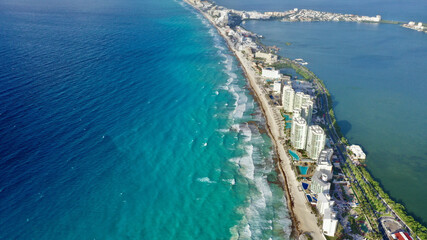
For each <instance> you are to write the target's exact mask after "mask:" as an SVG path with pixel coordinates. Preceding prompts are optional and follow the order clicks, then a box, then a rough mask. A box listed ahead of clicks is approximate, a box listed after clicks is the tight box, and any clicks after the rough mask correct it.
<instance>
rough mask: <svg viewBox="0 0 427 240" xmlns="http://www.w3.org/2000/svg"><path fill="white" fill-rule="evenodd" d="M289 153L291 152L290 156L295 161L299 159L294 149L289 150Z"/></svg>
mask: <svg viewBox="0 0 427 240" xmlns="http://www.w3.org/2000/svg"><path fill="white" fill-rule="evenodd" d="M289 154H291V156H292V158H293V159H294V160H295V161H298V160H299V157H298V154H296V153H295V152H294V151H292V150H289Z"/></svg>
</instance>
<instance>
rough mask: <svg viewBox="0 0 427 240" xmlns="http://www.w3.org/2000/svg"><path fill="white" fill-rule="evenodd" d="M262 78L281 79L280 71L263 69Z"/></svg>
mask: <svg viewBox="0 0 427 240" xmlns="http://www.w3.org/2000/svg"><path fill="white" fill-rule="evenodd" d="M261 76H262V77H265V78H272V79H279V78H280V72H279V70H275V69H274V68H263V69H262V73H261Z"/></svg>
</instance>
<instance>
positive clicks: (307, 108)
mask: <svg viewBox="0 0 427 240" xmlns="http://www.w3.org/2000/svg"><path fill="white" fill-rule="evenodd" d="M312 116H313V101H312V100H308V101H307V102H306V103H304V104H303V105H302V106H301V117H302V118H304V119H305V121H306V122H307V124H308V125H310V124H311V118H312Z"/></svg>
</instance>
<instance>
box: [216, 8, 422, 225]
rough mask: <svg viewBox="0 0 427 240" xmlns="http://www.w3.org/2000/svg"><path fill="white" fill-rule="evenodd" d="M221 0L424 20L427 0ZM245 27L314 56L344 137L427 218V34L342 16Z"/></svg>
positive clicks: (289, 50) (297, 54)
mask: <svg viewBox="0 0 427 240" xmlns="http://www.w3.org/2000/svg"><path fill="white" fill-rule="evenodd" d="M216 2H218V4H223V5H224V6H226V7H233V8H237V9H248V10H253V9H258V8H261V10H270V11H271V10H275V11H280V10H287V9H291V8H293V7H300V8H310V9H316V10H323V11H331V12H345V13H356V14H365V15H375V14H376V13H380V14H382V15H383V16H385V18H386V19H394V20H416V21H426V20H427V14H426V11H425V10H426V9H427V6H426V2H425V1H415V2H413V4H410V5H407V2H404V3H403V2H401V3H398V2H394V3H393V4H389V2H390V1H382V0H381V1H374V2H372V1H369V3H368V2H367V1H349V2H345V4H343V2H342V1H340V3H337V4H332V3H331V2H330V1H315V2H313V1H308V2H307V1H298V2H294V1H292V0H288V1H273V0H271V1H269V2H268V4H267V3H266V4H262V6H259V5H260V4H259V2H256V1H245V2H241V1H237V0H231V1H223V0H218V1H216ZM380 6H384V8H380ZM245 27H246V28H247V29H248V30H251V31H253V32H256V33H258V34H262V35H263V36H264V37H265V39H264V40H263V42H264V43H265V44H267V45H277V46H278V47H280V48H281V50H280V54H281V55H283V56H286V57H289V58H291V59H295V58H303V59H304V60H305V61H307V62H309V65H308V68H309V69H311V70H312V71H313V72H314V73H315V74H316V75H317V76H319V77H320V79H322V80H323V81H324V82H325V84H326V86H327V88H328V89H329V90H330V92H331V94H332V95H333V100H334V109H335V114H336V117H337V120H338V123H339V125H340V126H341V128H342V129H343V132H344V134H345V136H346V137H347V138H348V139H349V141H350V143H354V144H360V145H362V146H363V148H364V149H365V150H366V152H367V160H368V162H367V164H368V170H369V171H370V172H371V173H372V175H373V176H374V178H376V179H377V180H379V181H380V182H381V184H382V185H383V186H384V188H385V190H386V191H387V192H388V193H390V195H391V196H392V198H394V199H395V200H398V201H400V202H402V203H403V204H404V205H405V207H406V208H407V209H408V210H409V212H410V213H411V214H413V215H414V216H415V217H416V218H417V219H418V220H420V221H422V222H424V223H427V208H426V207H425V203H424V200H423V199H426V198H427V191H426V186H427V178H425V173H426V172H427V141H426V139H427V126H426V124H425V123H426V119H427V107H426V105H425V103H426V102H427V94H426V92H427V83H426V75H427V35H426V34H424V33H420V32H416V31H413V30H409V29H405V28H402V27H399V26H397V25H387V24H365V23H344V22H339V23H335V22H320V23H284V22H272V21H248V22H247V23H246V24H245ZM286 42H290V43H291V45H290V46H288V45H287V44H286Z"/></svg>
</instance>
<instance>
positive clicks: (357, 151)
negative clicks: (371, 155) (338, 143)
mask: <svg viewBox="0 0 427 240" xmlns="http://www.w3.org/2000/svg"><path fill="white" fill-rule="evenodd" d="M347 151H349V154H350V158H351V159H352V160H360V159H361V160H364V159H366V154H365V153H364V152H363V150H362V148H361V147H360V146H359V145H351V146H349V147H347Z"/></svg>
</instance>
